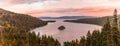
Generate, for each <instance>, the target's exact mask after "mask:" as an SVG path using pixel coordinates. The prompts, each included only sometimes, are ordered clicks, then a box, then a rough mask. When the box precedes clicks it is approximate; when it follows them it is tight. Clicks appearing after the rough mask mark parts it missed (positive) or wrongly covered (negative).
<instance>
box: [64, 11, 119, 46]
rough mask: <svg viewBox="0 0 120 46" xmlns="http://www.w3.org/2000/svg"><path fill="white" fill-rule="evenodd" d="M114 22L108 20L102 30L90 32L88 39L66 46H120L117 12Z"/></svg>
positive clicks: (65, 44) (68, 43) (72, 42)
mask: <svg viewBox="0 0 120 46" xmlns="http://www.w3.org/2000/svg"><path fill="white" fill-rule="evenodd" d="M113 17H114V18H113V20H112V22H111V20H110V18H107V19H106V23H105V24H104V26H103V28H102V29H101V31H100V30H95V31H93V32H92V33H90V31H88V33H87V35H86V37H85V36H83V37H81V39H80V40H73V41H71V42H64V46H120V29H119V23H118V22H119V21H118V17H117V10H115V12H114V16H113Z"/></svg>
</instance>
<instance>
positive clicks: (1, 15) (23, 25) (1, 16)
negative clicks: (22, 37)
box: [0, 9, 47, 31]
mask: <svg viewBox="0 0 120 46" xmlns="http://www.w3.org/2000/svg"><path fill="white" fill-rule="evenodd" d="M0 21H1V22H0V25H2V26H5V24H7V25H8V26H13V27H14V28H16V27H17V28H16V30H26V31H29V30H30V29H33V28H36V27H40V26H44V25H46V24H47V22H44V21H42V20H40V19H37V18H35V17H31V16H30V15H25V14H18V13H13V12H10V11H6V10H3V9H0Z"/></svg>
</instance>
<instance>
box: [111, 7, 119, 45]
mask: <svg viewBox="0 0 120 46" xmlns="http://www.w3.org/2000/svg"><path fill="white" fill-rule="evenodd" d="M112 31H113V40H114V43H115V46H120V31H119V24H118V18H117V10H116V9H115V11H114V19H113V25H112Z"/></svg>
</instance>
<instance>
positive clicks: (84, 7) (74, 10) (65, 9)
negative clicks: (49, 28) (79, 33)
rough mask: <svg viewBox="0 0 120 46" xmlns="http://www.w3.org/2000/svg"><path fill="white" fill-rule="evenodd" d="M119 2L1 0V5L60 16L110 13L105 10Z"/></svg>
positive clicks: (32, 12)
mask: <svg viewBox="0 0 120 46" xmlns="http://www.w3.org/2000/svg"><path fill="white" fill-rule="evenodd" d="M119 2H120V0H0V7H1V8H4V9H7V10H10V11H13V12H18V13H27V14H31V15H33V16H34V15H38V16H39V15H42V14H44V15H50V16H52V15H58V14H59V16H60V15H67V14H71V15H73V14H75V15H83V14H85V15H97V13H100V12H101V13H104V14H105V13H106V15H108V14H107V12H106V11H105V10H106V9H107V8H108V9H110V8H111V7H114V8H120V6H119V5H120V3H119ZM91 7H92V8H91ZM104 7H107V8H104ZM99 9H101V10H99ZM108 11H109V10H108ZM110 11H111V10H110ZM41 12H42V13H41ZM95 13H96V14H95ZM99 15H101V14H99Z"/></svg>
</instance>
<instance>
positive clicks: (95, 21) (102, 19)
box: [65, 16, 112, 26]
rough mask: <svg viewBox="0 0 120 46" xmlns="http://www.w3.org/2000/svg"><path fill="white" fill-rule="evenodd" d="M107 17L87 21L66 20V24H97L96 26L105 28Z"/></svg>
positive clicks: (87, 19)
mask: <svg viewBox="0 0 120 46" xmlns="http://www.w3.org/2000/svg"><path fill="white" fill-rule="evenodd" d="M107 17H108V16H107ZM107 17H98V18H86V19H78V20H65V22H74V23H87V24H95V25H100V26H103V25H104V24H105V22H106V18H107ZM110 18H112V17H110Z"/></svg>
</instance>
